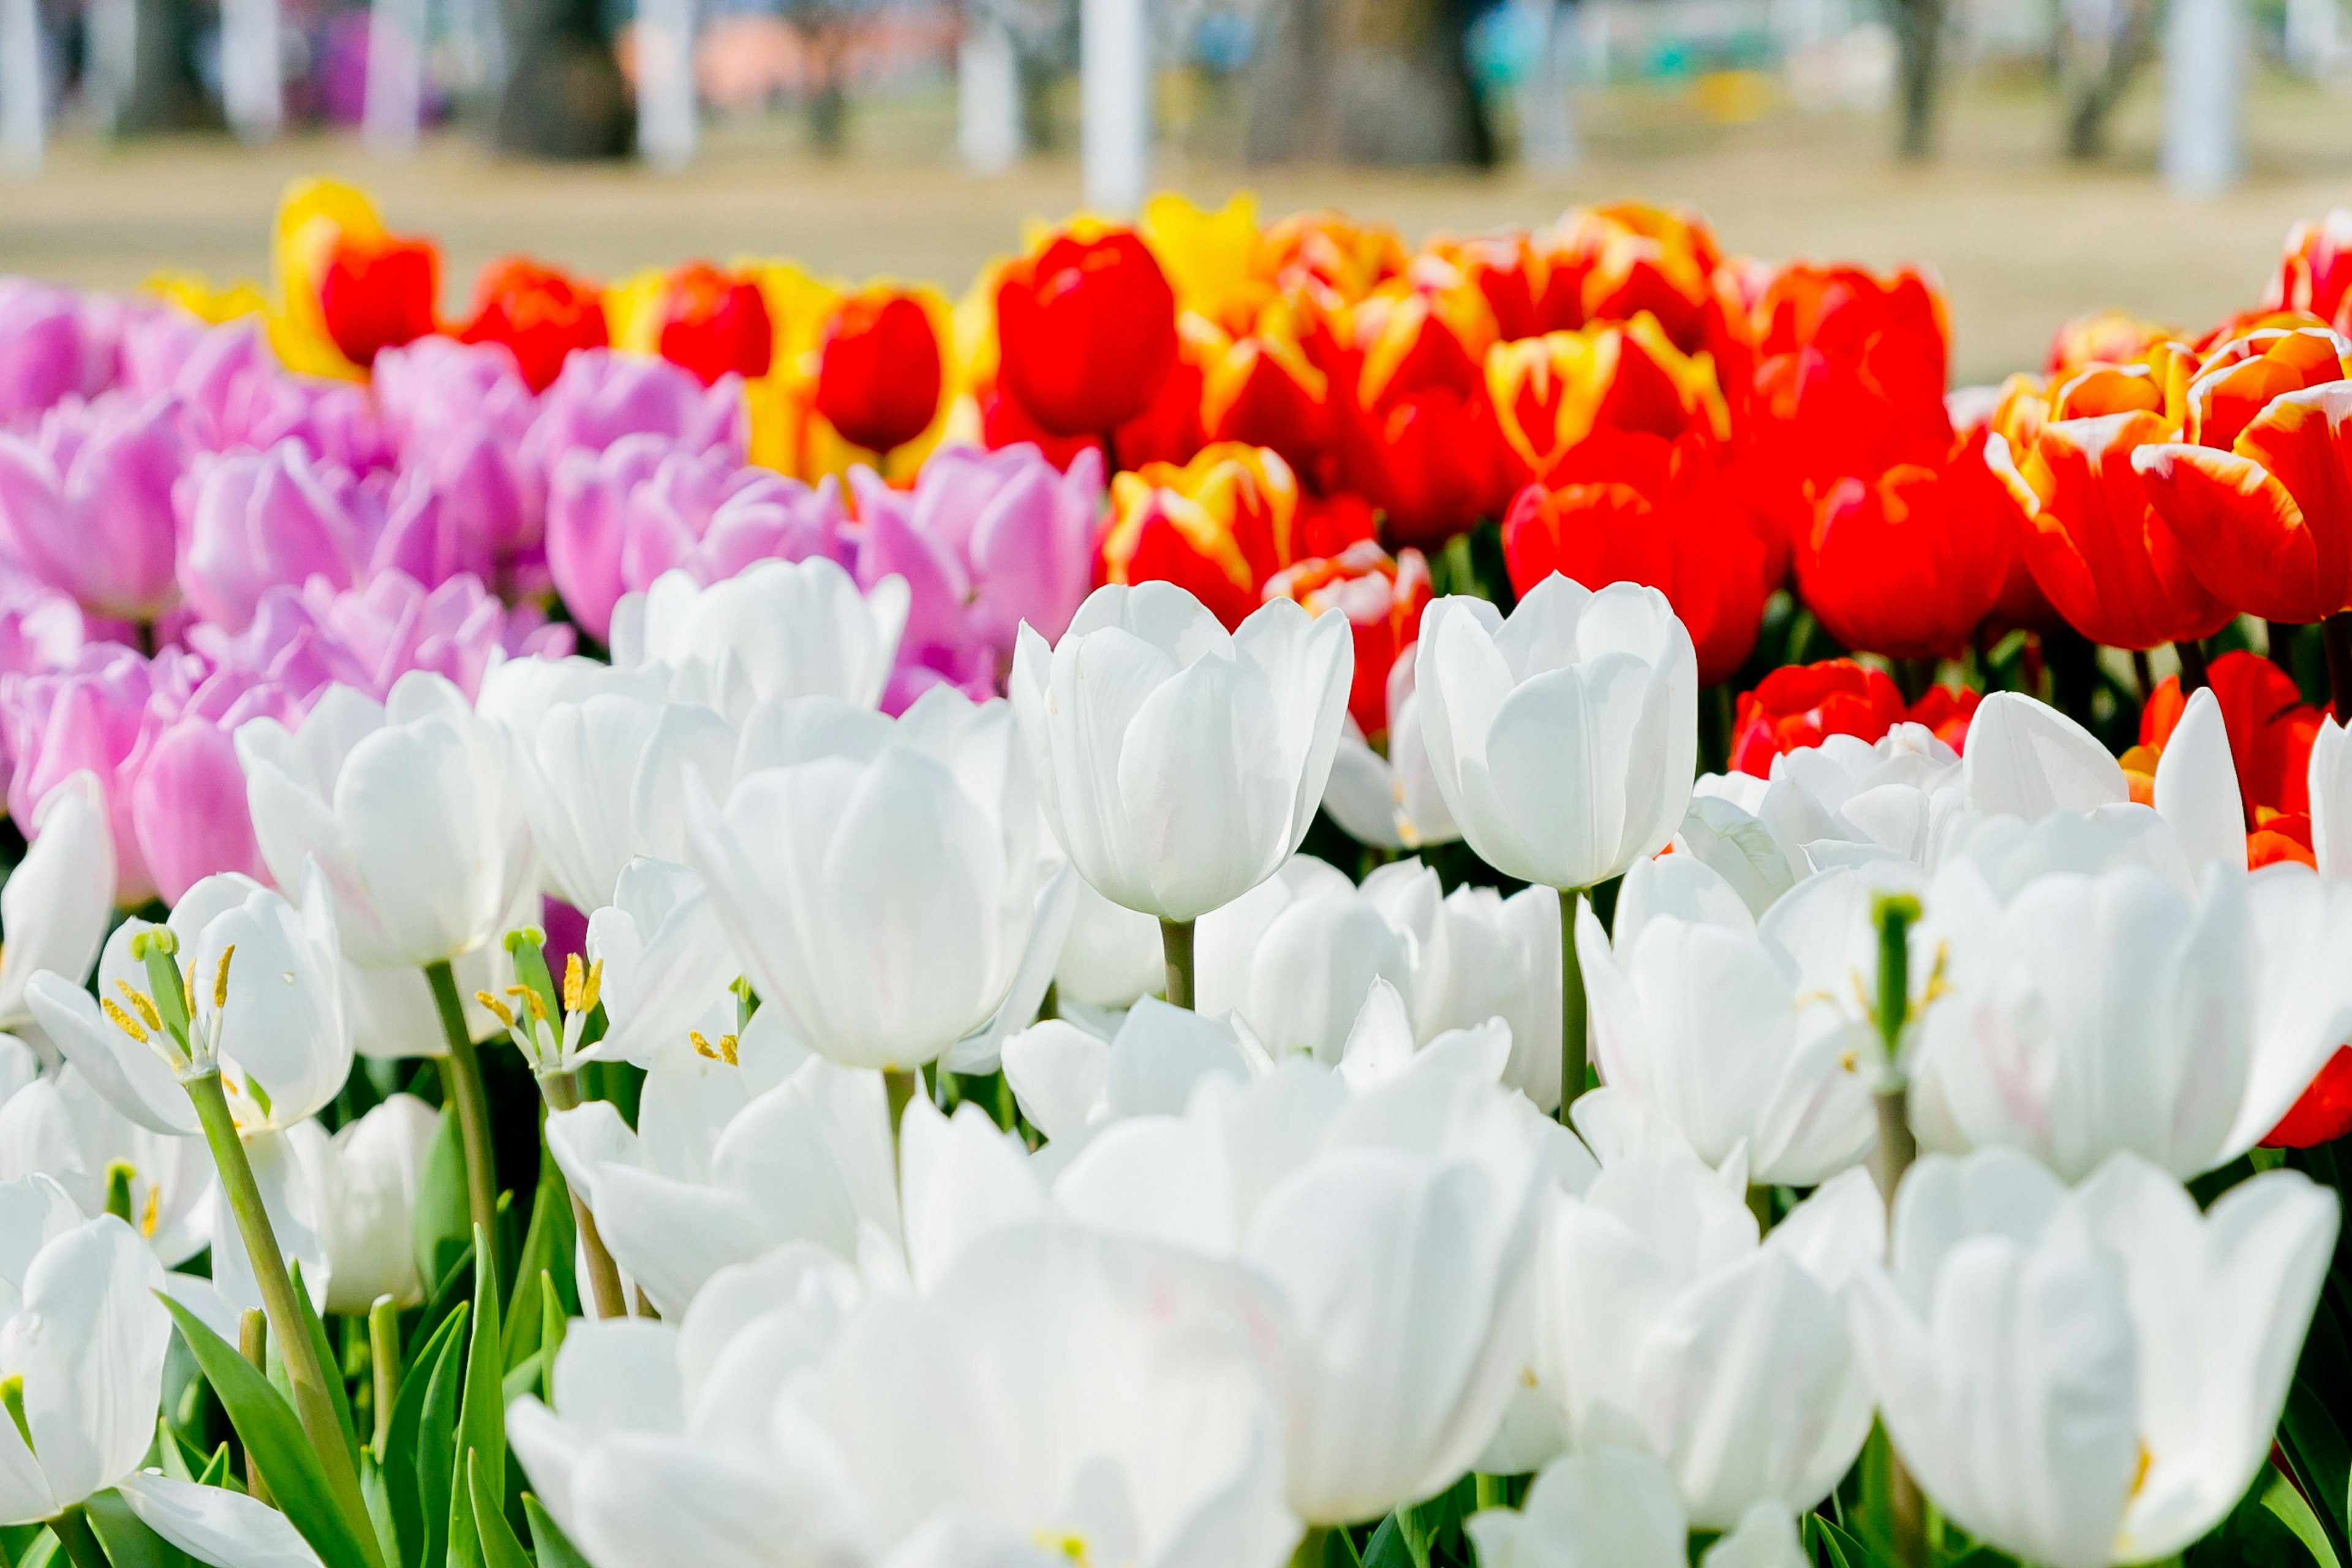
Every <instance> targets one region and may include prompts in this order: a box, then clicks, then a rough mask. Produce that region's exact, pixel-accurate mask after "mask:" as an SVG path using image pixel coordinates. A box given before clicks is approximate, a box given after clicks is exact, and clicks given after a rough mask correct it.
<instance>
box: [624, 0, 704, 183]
mask: <svg viewBox="0 0 2352 1568" xmlns="http://www.w3.org/2000/svg"><path fill="white" fill-rule="evenodd" d="M636 46H637V155H638V156H639V157H641V158H643V159H644V160H645V161H646V163H651V164H652V165H653V166H654V167H655V168H656V169H667V170H676V169H683V168H684V167H686V165H687V163H688V161H689V160H690V159H692V158H693V156H694V137H695V113H694V0H640V4H639V5H638V6H637V27H636Z"/></svg>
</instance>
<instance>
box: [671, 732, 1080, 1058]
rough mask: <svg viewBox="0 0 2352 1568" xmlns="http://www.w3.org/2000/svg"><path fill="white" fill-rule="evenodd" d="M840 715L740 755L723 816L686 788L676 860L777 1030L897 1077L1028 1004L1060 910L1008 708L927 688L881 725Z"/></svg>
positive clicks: (1055, 945) (1048, 962)
mask: <svg viewBox="0 0 2352 1568" xmlns="http://www.w3.org/2000/svg"><path fill="white" fill-rule="evenodd" d="M799 711H801V712H803V713H806V712H810V711H812V710H807V709H803V710H799ZM855 717H856V716H854V715H849V714H841V715H840V721H839V722H838V723H837V724H835V725H834V726H831V731H832V732H831V733H830V734H811V735H809V736H807V737H805V738H804V742H803V743H798V744H794V745H793V746H792V747H791V748H790V749H789V750H787V751H786V752H784V754H783V755H782V756H779V757H777V758H775V759H774V761H775V763H779V764H781V765H767V766H760V765H754V764H755V763H757V762H760V761H764V760H765V759H759V758H756V757H755V756H753V755H747V756H746V757H745V759H744V765H743V769H742V771H740V772H739V773H738V775H737V777H736V780H735V784H734V787H733V789H732V790H731V791H730V793H729V795H728V796H727V800H726V803H725V805H724V806H723V807H722V806H720V805H715V804H714V803H713V802H712V801H711V799H710V797H709V795H708V793H707V792H705V791H704V790H702V789H700V788H698V787H696V786H693V785H688V790H687V807H686V834H687V844H688V863H689V864H691V865H692V866H693V867H694V868H695V869H696V870H697V871H698V872H699V873H700V874H701V876H702V878H703V879H704V881H705V882H706V883H707V884H708V885H709V889H710V899H711V902H712V905H713V906H714V907H715V908H716V909H717V910H718V911H719V922H720V924H721V925H722V927H724V929H725V930H726V931H727V933H728V936H729V938H730V940H731V941H732V942H733V943H734V945H735V949H736V952H738V953H739V954H740V957H741V959H742V961H743V965H744V973H746V974H747V975H748V976H749V977H750V978H751V981H752V984H754V986H755V987H756V988H757V989H758V991H759V993H760V994H761V997H762V998H763V999H764V1005H765V1006H767V1007H773V1008H776V1009H778V1010H779V1011H780V1012H781V1013H782V1015H783V1016H784V1017H786V1018H787V1019H788V1020H789V1021H790V1023H791V1026H792V1032H793V1036H794V1037H796V1038H797V1039H799V1040H801V1041H802V1042H803V1044H805V1045H806V1046H807V1047H808V1048H810V1049H812V1050H814V1051H816V1052H818V1053H820V1054H822V1055H824V1056H826V1057H829V1058H832V1059H834V1060H835V1061H837V1062H841V1063H843V1064H844V1065H845V1066H850V1067H863V1068H885V1069H887V1070H891V1071H898V1072H908V1071H912V1070H913V1069H915V1068H919V1067H921V1066H922V1065H923V1064H924V1063H926V1062H929V1061H933V1060H936V1059H937V1058H939V1057H940V1055H941V1054H942V1053H943V1052H945V1051H947V1050H948V1049H949V1047H952V1046H955V1045H956V1044H957V1043H958V1042H959V1041H961V1040H962V1039H963V1038H964V1037H966V1036H967V1035H971V1034H973V1033H974V1032H975V1031H979V1030H982V1028H983V1027H984V1026H987V1025H988V1024H989V1023H990V1022H991V1020H992V1019H993V1018H994V1017H995V1016H996V1015H997V1013H998V1012H999V1010H1000V1009H1002V1008H1003V1007H1005V1006H1007V1005H1008V995H1010V996H1011V998H1012V1000H1011V1003H1010V1005H1011V1006H1012V1007H1013V1011H1014V1013H1015V1014H1017V1015H1018V1016H1017V1017H1015V1018H1013V1019H1012V1020H1010V1022H1011V1023H1012V1024H1013V1025H1015V1026H1017V1025H1018V1024H1019V1023H1021V1022H1025V1021H1026V1019H1027V1017H1028V1016H1030V1015H1031V1014H1034V1011H1035V1008H1036V999H1037V997H1038V996H1040V995H1042V994H1043V993H1044V990H1045V984H1046V977H1047V975H1048V974H1049V973H1051V970H1052V963H1053V960H1054V958H1055V956H1056V955H1057V953H1058V952H1059V944H1060V942H1061V927H1062V926H1063V925H1064V924H1066V921H1067V920H1068V906H1067V904H1066V902H1064V903H1060V904H1059V907H1058V911H1057V910H1056V909H1055V905H1056V901H1057V900H1056V898H1055V890H1054V889H1048V887H1047V879H1046V874H1045V873H1046V865H1045V860H1044V858H1043V856H1042V855H1041V853H1040V845H1039V844H1038V842H1037V839H1038V833H1037V828H1038V823H1037V812H1036V805H1035V802H1034V795H1033V786H1032V784H1031V783H1030V780H1029V777H1028V770H1027V768H1026V767H1025V766H1024V759H1023V758H1022V757H1021V755H1020V748H1019V742H1018V739H1017V737H1016V735H1015V733H1014V727H1013V713H1012V710H1011V709H1010V708H1009V707H1008V706H1006V705H1005V704H1003V702H1001V701H995V702H990V703H987V704H984V705H978V706H975V705H974V704H972V703H971V702H969V701H967V700H965V699H963V698H961V697H960V696H958V695H956V694H955V693H953V692H950V691H946V690H938V691H932V692H927V693H925V694H924V696H923V697H922V699H921V700H919V701H918V702H917V703H916V704H915V705H914V707H912V708H910V709H909V710H908V712H907V715H906V717H905V718H903V719H901V720H898V721H896V722H895V723H892V722H890V721H884V720H880V719H872V720H866V721H863V722H856V723H853V722H851V721H852V720H853V719H854V718H855ZM747 751H748V748H747ZM818 909H823V910H825V911H826V912H825V914H824V917H823V918H822V919H821V920H815V921H812V920H810V919H809V918H807V911H812V910H818ZM1033 947H1034V948H1037V949H1039V950H1040V951H1038V952H1034V954H1033V952H1032V951H1031V950H1032V949H1033ZM915 963H919V965H920V967H919V970H918V969H911V968H909V967H908V965H910V964H915ZM917 973H919V974H920V982H919V984H908V977H910V976H913V975H915V974H917ZM1033 973H1034V989H1032V988H1031V986H1030V982H1031V980H1032V978H1033ZM1024 991H1025V992H1027V994H1026V996H1024V995H1022V994H1021V993H1023V992H1024ZM1024 1004H1025V1006H1026V1008H1027V1011H1026V1012H1023V1011H1022V1008H1023V1006H1024ZM989 1048H990V1051H991V1054H992V1047H989Z"/></svg>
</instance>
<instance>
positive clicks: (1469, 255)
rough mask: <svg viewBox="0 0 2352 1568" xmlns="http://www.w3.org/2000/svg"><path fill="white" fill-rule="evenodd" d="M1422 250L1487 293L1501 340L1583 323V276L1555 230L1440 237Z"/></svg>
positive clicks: (1435, 238)
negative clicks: (1440, 259) (1442, 261)
mask: <svg viewBox="0 0 2352 1568" xmlns="http://www.w3.org/2000/svg"><path fill="white" fill-rule="evenodd" d="M1421 254H1422V256H1423V258H1444V260H1445V261H1446V262H1448V263H1450V264H1451V265H1452V266H1453V268H1454V270H1456V271H1457V272H1459V273H1460V274H1461V275H1462V277H1463V278H1464V279H1465V281H1467V282H1468V283H1469V284H1470V286H1471V287H1473V288H1475V289H1477V290H1478V292H1479V293H1480V294H1481V295H1483V296H1484V297H1485V299H1486V305H1487V308H1488V309H1489V310H1493V311H1494V313H1495V327H1496V332H1497V333H1498V334H1499V335H1500V337H1501V339H1502V341H1503V342H1517V341H1518V340H1520V339H1523V338H1539V337H1542V336H1543V335H1544V334H1546V333H1548V332H1559V331H1573V330H1574V329H1575V328H1576V327H1577V326H1579V325H1580V323H1582V321H1584V301H1583V299H1582V289H1581V284H1582V281H1583V280H1582V279H1581V278H1580V276H1579V275H1578V272H1577V269H1576V267H1575V265H1574V264H1573V262H1572V261H1571V259H1570V254H1569V252H1568V250H1567V248H1566V247H1564V246H1563V245H1562V244H1561V237H1560V236H1559V234H1558V233H1556V232H1555V233H1547V234H1530V233H1528V231H1527V230H1525V229H1494V230H1490V231H1489V232H1487V233H1486V234H1477V235H1471V236H1468V237H1462V238H1456V237H1449V236H1443V235H1440V236H1435V237H1432V238H1431V239H1430V240H1429V242H1428V243H1427V244H1425V245H1423V247H1422V251H1421Z"/></svg>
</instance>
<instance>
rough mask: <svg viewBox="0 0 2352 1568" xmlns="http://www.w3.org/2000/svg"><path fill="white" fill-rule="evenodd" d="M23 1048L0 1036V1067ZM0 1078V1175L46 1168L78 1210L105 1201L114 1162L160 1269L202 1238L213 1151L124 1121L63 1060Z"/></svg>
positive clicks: (189, 1254)
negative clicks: (52, 1067) (51, 1068)
mask: <svg viewBox="0 0 2352 1568" xmlns="http://www.w3.org/2000/svg"><path fill="white" fill-rule="evenodd" d="M31 1057H32V1053H31V1051H29V1050H27V1049H26V1047H24V1046H22V1045H21V1044H19V1043H17V1042H16V1041H15V1040H13V1039H10V1038H8V1037H5V1036H0V1058H5V1064H6V1069H13V1068H14V1067H15V1064H16V1063H17V1062H19V1061H20V1060H21V1062H22V1063H24V1064H26V1065H29V1062H30V1058H31ZM6 1069H0V1077H5V1078H15V1079H18V1081H16V1083H15V1084H14V1085H8V1084H0V1181H13V1180H15V1179H16V1178H17V1177H20V1176H29V1175H35V1174H38V1175H44V1176H48V1177H50V1178H52V1179H53V1180H55V1181H56V1182H57V1183H58V1185H59V1186H61V1187H63V1188H64V1189H65V1191H66V1194H67V1195H68V1196H69V1197H71V1198H72V1199H73V1201H74V1204H75V1206H77V1207H78V1208H79V1209H80V1210H81V1212H82V1213H84V1214H98V1213H100V1212H101V1211H102V1210H103V1209H104V1208H105V1207H106V1196H107V1185H108V1183H109V1181H110V1173H111V1171H112V1170H113V1168H114V1167H115V1166H117V1165H121V1166H122V1167H124V1168H125V1169H126V1170H127V1171H128V1172H129V1173H130V1198H131V1212H130V1215H128V1218H129V1219H130V1222H131V1227H132V1228H133V1229H135V1230H137V1231H138V1232H139V1234H140V1235H141V1236H142V1237H145V1239H146V1241H147V1244H148V1246H150V1247H153V1248H154V1249H155V1258H156V1261H158V1262H160V1263H161V1264H163V1267H164V1268H174V1267H176V1266H178V1265H179V1264H182V1263H184V1262H186V1261H187V1260H188V1259H189V1258H193V1257H194V1256H195V1255H196V1254H197V1253H199V1252H201V1251H203V1250H204V1248H205V1246H206V1245H207V1243H208V1242H209V1240H210V1230H211V1226H210V1220H209V1215H210V1214H211V1209H212V1205H211V1201H210V1195H211V1192H212V1185H213V1162H212V1155H211V1154H210V1153H209V1152H206V1150H205V1144H204V1140H202V1139H201V1138H174V1137H168V1136H165V1135H163V1134H161V1133H158V1132H155V1131H151V1130H150V1129H148V1128H147V1127H145V1126H142V1125H141V1124H140V1123H138V1122H135V1121H131V1119H130V1118H128V1117H126V1116H124V1115H123V1114H122V1113H121V1111H119V1110H115V1109H114V1107H113V1106H112V1105H110V1104H109V1103H108V1102H107V1100H105V1099H104V1098H103V1097H101V1096H100V1094H98V1093H97V1091H95V1090H94V1089H91V1088H90V1087H89V1080H88V1079H85V1078H83V1077H82V1076H81V1074H79V1073H78V1072H76V1071H75V1070H74V1069H73V1068H72V1067H71V1066H69V1065H67V1064H63V1063H61V1064H59V1065H58V1069H57V1070H56V1071H55V1072H53V1073H47V1074H43V1075H42V1076H40V1077H38V1078H36V1077H33V1076H32V1075H31V1073H30V1072H29V1071H25V1072H22V1073H21V1076H20V1075H19V1072H18V1071H16V1070H6Z"/></svg>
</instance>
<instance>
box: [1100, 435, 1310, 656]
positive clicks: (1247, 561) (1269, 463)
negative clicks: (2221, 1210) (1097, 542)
mask: <svg viewBox="0 0 2352 1568" xmlns="http://www.w3.org/2000/svg"><path fill="white" fill-rule="evenodd" d="M1298 503H1299V495H1298V477H1297V475H1296V474H1294V473H1293V472H1291V468H1290V465H1289V464H1287V463H1286V462H1284V461H1283V460H1282V458H1280V457H1278V456H1276V454H1275V453H1273V452H1271V451H1269V450H1267V449H1265V447H1240V446H1229V445H1218V446H1213V447H1203V448H1202V450H1201V452H1200V453H1199V454H1198V455H1197V456H1196V457H1194V458H1192V461H1191V462H1189V463H1186V464H1184V465H1183V466H1182V467H1181V468H1180V467H1178V466H1177V465H1175V464H1173V463H1146V464H1144V465H1143V466H1142V467H1141V468H1139V469H1137V470H1135V471H1133V472H1128V473H1120V474H1116V475H1113V476H1112V478H1111V487H1110V510H1111V515H1110V523H1109V526H1108V528H1107V529H1106V530H1105V531H1104V532H1103V536H1102V544H1101V551H1102V576H1103V579H1104V581H1106V582H1109V583H1118V584H1136V583H1173V584H1176V585H1177V586H1178V587H1180V588H1181V589H1183V590H1184V591H1185V592H1186V593H1188V594H1190V595H1192V597H1194V598H1196V599H1198V600H1200V601H1201V603H1202V605H1206V606H1208V608H1209V610H1210V611H1211V612H1212V613H1213V614H1214V615H1215V616H1216V617H1217V619H1218V620H1220V621H1222V622H1223V623H1224V626H1225V629H1226V630H1228V631H1233V630H1235V629H1237V628H1238V627H1239V626H1241V624H1242V622H1243V620H1244V618H1246V617H1247V616H1248V615H1249V613H1250V612H1251V611H1252V610H1255V609H1256V608H1257V606H1258V605H1259V603H1260V602H1261V600H1262V599H1263V597H1264V593H1263V590H1264V589H1265V584H1266V583H1267V582H1268V580H1269V579H1271V578H1272V577H1274V575H1275V574H1276V573H1278V572H1280V571H1282V570H1283V569H1284V568H1286V567H1287V566H1289V565H1290V564H1291V563H1292V562H1294V561H1295V560H1297V559H1298V547H1299V544H1300V543H1301V533H1300V529H1299V526H1298V510H1299V506H1298Z"/></svg>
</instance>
